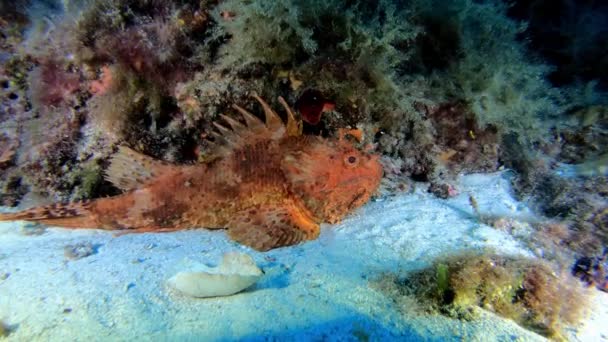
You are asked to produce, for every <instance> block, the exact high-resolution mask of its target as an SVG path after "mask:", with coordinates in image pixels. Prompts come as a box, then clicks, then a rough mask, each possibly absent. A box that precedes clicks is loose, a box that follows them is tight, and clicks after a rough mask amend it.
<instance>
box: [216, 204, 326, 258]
mask: <svg viewBox="0 0 608 342" xmlns="http://www.w3.org/2000/svg"><path fill="white" fill-rule="evenodd" d="M319 230H320V229H319V224H317V223H316V222H314V221H313V220H312V219H311V218H310V217H309V216H308V215H307V214H306V213H304V212H303V211H301V210H300V209H299V208H298V207H296V206H293V205H290V206H287V205H286V206H270V207H262V208H252V209H249V210H244V211H242V212H240V213H239V214H237V216H236V217H235V218H234V219H233V220H232V221H231V222H230V223H229V224H228V235H229V236H230V238H232V239H233V240H234V241H236V242H239V243H241V244H244V245H247V246H249V247H251V248H253V249H256V250H258V251H268V250H270V249H273V248H278V247H283V246H291V245H295V244H298V243H300V242H302V241H306V240H312V239H315V238H316V237H317V236H319Z"/></svg>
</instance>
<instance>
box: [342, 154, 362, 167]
mask: <svg viewBox="0 0 608 342" xmlns="http://www.w3.org/2000/svg"><path fill="white" fill-rule="evenodd" d="M358 162H359V158H357V156H354V155H349V156H347V157H345V158H344V163H345V164H346V165H347V166H351V167H352V166H355V165H357V163H358Z"/></svg>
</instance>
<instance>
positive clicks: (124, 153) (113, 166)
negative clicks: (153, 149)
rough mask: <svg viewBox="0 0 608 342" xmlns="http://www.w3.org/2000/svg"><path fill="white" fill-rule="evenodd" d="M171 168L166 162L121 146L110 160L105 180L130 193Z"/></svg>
mask: <svg viewBox="0 0 608 342" xmlns="http://www.w3.org/2000/svg"><path fill="white" fill-rule="evenodd" d="M170 167H171V166H170V165H169V164H167V163H165V162H162V161H159V160H156V159H154V158H152V157H148V156H145V155H143V154H141V153H139V152H135V151H133V150H132V149H130V148H128V147H126V146H120V147H119V148H118V152H116V154H114V156H113V157H112V159H111V160H110V166H109V167H108V169H107V170H106V171H105V179H106V180H108V181H109V182H111V183H112V184H114V185H115V186H116V187H118V188H119V189H122V190H125V191H128V190H133V189H137V188H139V187H141V186H142V185H144V184H146V183H148V182H149V181H150V180H151V179H153V178H154V177H156V176H158V175H159V174H162V173H163V172H165V171H167V170H168V169H169V168H170Z"/></svg>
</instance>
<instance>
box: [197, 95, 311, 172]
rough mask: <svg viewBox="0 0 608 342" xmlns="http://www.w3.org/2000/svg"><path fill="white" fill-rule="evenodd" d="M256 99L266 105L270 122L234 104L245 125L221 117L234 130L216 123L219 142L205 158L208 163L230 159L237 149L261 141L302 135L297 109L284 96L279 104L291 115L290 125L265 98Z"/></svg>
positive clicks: (216, 142) (266, 114)
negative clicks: (227, 156) (290, 105)
mask: <svg viewBox="0 0 608 342" xmlns="http://www.w3.org/2000/svg"><path fill="white" fill-rule="evenodd" d="M253 97H254V98H255V99H256V100H257V101H258V102H259V103H260V105H261V106H262V108H263V110H264V115H265V117H266V122H265V123H264V122H263V121H262V120H260V119H259V118H258V117H256V116H255V115H253V114H251V113H250V112H249V111H247V110H246V109H244V108H242V107H240V106H238V105H236V104H234V105H232V108H234V109H235V110H236V111H238V112H239V113H240V114H241V115H242V116H243V119H244V121H245V124H243V123H241V122H239V121H238V120H236V119H233V118H230V117H228V116H226V115H220V117H221V118H222V119H223V120H224V121H225V122H226V123H227V124H228V125H229V126H230V128H228V127H226V126H225V125H222V124H219V123H217V122H214V123H213V125H214V126H215V127H216V128H217V131H216V132H212V133H211V135H212V136H213V137H214V138H215V141H214V142H213V143H212V144H211V145H212V149H211V152H210V153H209V155H208V156H206V157H205V160H206V161H210V160H213V159H215V158H217V157H223V156H226V155H228V154H230V153H231V152H232V151H234V150H237V149H239V148H242V147H244V146H247V145H250V144H254V143H256V142H259V141H263V140H278V139H282V138H284V137H286V136H298V135H302V122H301V121H299V120H297V119H296V116H295V114H294V112H293V110H292V109H291V108H289V105H287V102H285V100H284V99H283V98H282V97H279V102H280V103H281V105H283V107H284V108H285V111H286V112H287V124H284V123H283V120H281V117H280V116H279V115H278V114H277V113H276V112H275V111H273V110H272V108H270V106H269V105H268V103H266V102H265V101H264V100H263V99H262V98H261V97H259V96H257V95H253Z"/></svg>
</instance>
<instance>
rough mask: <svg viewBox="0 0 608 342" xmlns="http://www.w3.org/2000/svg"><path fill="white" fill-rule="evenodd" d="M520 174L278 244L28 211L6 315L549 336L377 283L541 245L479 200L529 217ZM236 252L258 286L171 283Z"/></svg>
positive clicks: (245, 334) (32, 332)
mask: <svg viewBox="0 0 608 342" xmlns="http://www.w3.org/2000/svg"><path fill="white" fill-rule="evenodd" d="M507 175H508V173H496V174H490V175H468V176H464V177H462V178H461V179H460V184H459V188H460V190H461V195H459V196H457V197H455V198H452V199H449V200H441V199H438V198H436V197H434V196H433V195H430V194H428V193H426V192H425V191H424V189H423V187H420V189H419V190H417V191H414V193H411V194H402V195H398V196H394V197H388V198H385V199H382V200H378V201H375V202H370V203H369V204H368V205H366V206H365V207H364V208H362V209H361V210H359V211H357V212H355V213H354V214H353V215H350V216H349V217H348V218H347V219H345V220H344V221H343V222H342V223H341V224H338V225H334V226H330V225H324V226H323V229H322V233H321V236H320V238H319V239H318V240H315V241H311V242H308V243H305V244H302V245H298V246H294V247H289V248H281V249H278V250H273V251H271V252H267V253H258V252H255V251H253V250H251V249H249V248H246V247H243V246H240V245H237V244H235V243H234V242H232V241H230V240H229V239H228V238H227V237H226V235H225V233H224V232H223V231H207V230H189V231H181V232H176V233H159V234H151V233H146V234H130V235H121V236H118V237H116V236H115V235H114V234H113V233H112V232H105V231H99V230H66V229H58V228H51V229H47V230H45V231H44V232H43V233H42V234H40V235H26V234H24V233H23V228H22V226H23V223H20V222H10V223H3V224H1V225H0V320H3V321H4V322H5V323H6V324H8V325H9V326H10V327H11V330H12V333H11V334H10V335H9V336H8V337H7V338H6V340H8V341H40V340H42V341H88V342H89V341H114V340H118V341H122V340H138V341H150V340H154V341H159V340H160V341H162V340H179V341H189V340H191V341H203V340H204V341H214V340H218V341H225V340H269V339H270V340H282V339H285V340H296V341H297V340H330V341H350V340H354V341H359V340H366V339H369V340H372V341H378V340H399V341H420V340H426V341H433V340H437V341H450V340H458V341H461V340H466V341H493V340H499V341H513V340H521V341H536V340H544V338H543V337H541V336H539V335H536V334H534V333H532V332H529V331H526V330H524V329H522V328H521V327H519V326H517V325H516V324H515V323H513V322H511V321H509V320H504V319H502V318H500V317H498V316H496V315H493V314H492V313H489V312H484V311H482V310H480V311H481V315H480V317H479V319H476V320H473V321H470V322H464V321H459V320H455V319H450V318H447V317H442V316H428V315H417V314H415V313H413V312H408V311H407V310H405V312H404V310H403V308H399V307H398V306H397V305H396V304H395V303H393V301H392V300H391V299H390V298H389V297H387V296H385V295H384V294H383V293H381V292H380V291H379V290H377V289H376V288H375V287H374V286H371V284H370V280H371V279H374V278H375V277H377V276H379V275H380V274H383V273H386V272H398V273H400V274H403V273H404V272H407V271H409V270H416V269H420V268H423V267H425V266H428V265H429V264H430V263H432V261H433V259H434V258H436V257H438V256H442V255H446V254H453V253H457V252H458V251H459V250H471V249H473V250H475V249H484V248H492V249H494V250H495V251H497V252H499V253H503V254H510V255H513V254H521V255H526V256H531V254H530V252H529V251H528V250H527V249H526V247H525V246H524V244H522V243H520V242H518V241H516V240H515V239H514V238H513V237H512V236H510V235H509V234H507V233H505V232H502V231H498V230H496V229H494V228H491V227H489V226H485V225H483V224H481V223H479V221H478V220H476V219H475V217H474V215H472V209H471V207H470V205H469V202H468V194H469V193H473V194H474V195H475V198H476V200H477V202H478V204H479V208H480V210H481V211H483V212H487V213H493V214H497V215H500V214H505V215H510V216H515V217H517V216H526V215H530V213H529V212H528V210H527V208H526V206H525V205H524V204H522V203H518V202H517V201H516V200H515V199H514V198H513V197H512V195H511V192H510V187H509V181H508V179H507V178H508V176H507ZM79 243H84V244H87V243H89V244H92V246H93V247H94V249H95V253H94V254H92V255H90V256H87V257H84V258H82V259H77V260H73V259H70V258H67V257H66V255H65V253H64V248H65V247H66V246H68V245H77V244H79ZM229 251H239V252H243V253H247V254H249V255H251V256H252V257H253V258H254V259H255V261H256V262H257V263H258V265H259V266H260V267H261V268H262V269H263V270H264V272H265V275H264V276H263V277H262V279H261V280H260V281H259V282H258V283H257V284H256V285H254V286H253V287H252V288H250V289H248V290H247V291H245V292H243V293H239V294H237V295H234V296H231V297H223V298H208V299H196V298H189V297H186V296H183V295H180V294H179V293H176V292H175V291H174V290H173V289H171V288H170V287H169V286H168V285H167V280H168V279H169V278H170V277H171V276H173V275H174V274H176V273H177V272H179V271H183V270H188V269H189V268H191V267H192V266H193V265H196V264H201V263H203V264H210V265H213V264H217V263H218V262H219V261H220V259H221V256H222V255H223V254H224V253H226V252H229ZM595 292H597V293H596V294H595V295H594V298H593V304H592V307H591V308H590V314H589V315H588V318H587V319H586V321H585V322H583V323H582V324H581V325H580V326H577V327H572V328H570V329H568V331H567V334H568V338H569V339H571V340H575V341H576V340H580V341H601V340H606V338H607V337H608V295H607V294H605V293H601V292H599V291H595ZM0 340H2V338H1V337H0Z"/></svg>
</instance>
